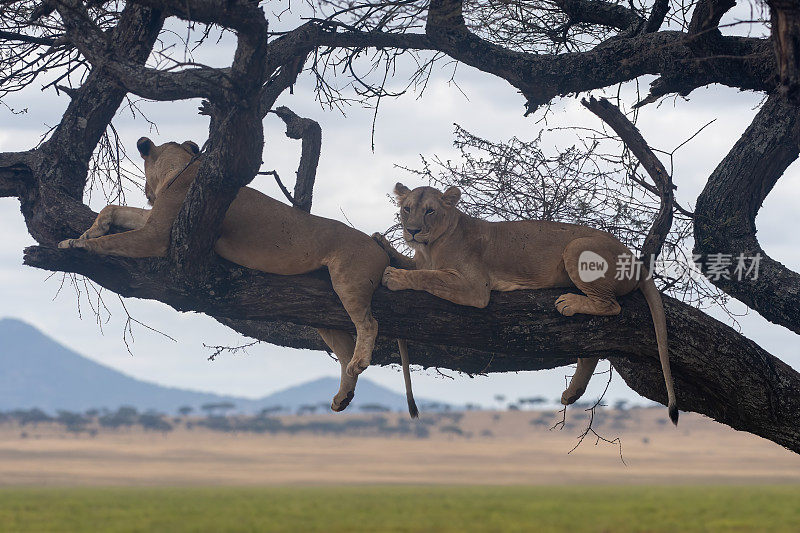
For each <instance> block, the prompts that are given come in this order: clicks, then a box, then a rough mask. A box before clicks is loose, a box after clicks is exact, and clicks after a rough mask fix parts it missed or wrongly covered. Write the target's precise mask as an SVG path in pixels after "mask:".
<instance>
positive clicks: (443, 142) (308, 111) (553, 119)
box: [0, 43, 800, 406]
mask: <svg viewBox="0 0 800 533" xmlns="http://www.w3.org/2000/svg"><path fill="white" fill-rule="evenodd" d="M229 53H230V47H229V46H227V45H225V43H223V45H222V46H219V47H217V48H216V49H214V50H213V51H210V52H209V56H211V55H213V56H214V58H215V59H217V60H219V61H220V62H224V61H226V59H225V58H226V57H229V56H228V54H229ZM215 62H216V61H215ZM451 71H452V67H449V68H448V69H446V70H442V71H438V72H435V73H434V76H433V79H432V80H431V83H430V84H429V86H428V88H427V90H426V91H425V93H424V95H423V96H422V97H418V95H415V94H408V95H405V96H403V97H401V98H399V99H396V100H388V99H387V100H384V101H383V102H382V103H381V109H380V113H379V114H378V120H377V125H376V132H375V151H374V152H373V151H371V150H370V129H371V124H372V110H371V109H364V108H360V107H351V108H350V109H348V110H347V114H346V116H342V114H341V113H340V112H338V111H330V110H326V109H323V108H321V107H320V105H319V104H318V103H316V102H314V99H313V95H312V88H313V87H312V83H313V82H312V80H311V79H310V77H309V76H304V77H302V78H301V80H300V82H299V83H298V86H297V87H296V88H295V92H294V95H291V94H288V93H286V94H284V95H283V96H282V97H281V99H280V100H279V102H278V103H279V104H281V105H287V106H289V107H290V108H292V109H293V110H294V111H295V112H297V113H298V114H300V115H303V116H308V117H312V118H314V119H315V120H317V121H318V122H319V123H320V124H321V125H322V129H323V145H322V157H321V160H320V165H319V170H318V179H317V186H316V189H315V200H314V208H313V212H314V213H316V214H319V215H323V216H327V217H330V218H335V219H339V220H345V219H346V220H348V221H349V222H351V223H352V224H353V225H354V226H355V227H357V228H358V229H360V230H362V231H365V232H367V233H372V232H373V231H378V230H383V229H385V228H386V227H388V226H389V225H390V224H391V223H392V220H393V215H394V207H393V206H392V204H391V202H390V200H389V198H388V193H389V191H390V190H391V188H392V186H393V184H394V183H395V182H396V181H398V180H402V181H404V182H406V184H407V185H409V186H414V185H420V183H415V182H414V181H413V178H412V177H410V176H409V175H407V174H406V173H404V172H403V171H400V170H398V169H396V168H395V167H394V165H395V164H402V165H410V166H416V165H417V163H418V161H419V155H420V154H423V155H426V156H430V155H432V154H438V155H439V156H442V158H447V157H448V156H450V157H454V156H455V152H454V150H453V148H452V139H453V135H452V134H453V129H454V128H453V124H454V123H458V124H459V125H461V126H462V127H464V128H465V129H467V130H468V131H470V132H472V133H475V134H477V135H479V136H481V137H484V138H488V139H491V140H502V139H508V138H510V137H512V136H516V137H519V138H521V139H533V138H535V137H536V136H537V135H538V133H539V131H540V130H541V129H542V128H543V127H549V128H553V127H557V126H560V125H576V124H582V125H587V126H591V127H595V128H597V127H600V122H599V120H598V119H597V118H596V117H594V115H592V114H591V113H589V112H588V111H586V110H585V109H583V108H582V107H581V106H580V104H579V102H578V100H577V99H574V98H565V99H561V100H558V101H557V103H556V105H555V108H554V110H553V112H552V114H551V116H550V117H549V120H548V123H547V125H544V124H543V123H540V124H537V123H535V120H534V119H531V118H524V117H523V116H522V113H523V99H522V97H521V96H520V95H519V94H517V93H516V91H515V90H514V89H513V88H512V87H510V86H509V85H508V84H507V83H505V82H503V81H502V80H499V79H497V78H494V77H492V76H488V75H485V74H483V73H480V72H478V71H475V70H472V69H470V68H468V67H464V66H460V67H459V70H458V75H457V78H456V79H457V81H458V83H459V86H460V89H461V90H459V89H458V88H456V87H455V86H453V84H451V83H449V79H450V75H451ZM649 81H650V79H643V80H640V87H641V90H642V91H643V92H644V91H645V88H646V85H647V83H649ZM461 91H463V92H464V93H465V94H462V92H461ZM634 91H635V84H629V85H628V86H627V87H626V89H625V91H624V93H623V94H625V95H626V101H627V102H629V103H632V102H633V101H635V98H634ZM593 94H595V95H596V96H599V95H601V94H602V92H601V91H596V92H595V93H593ZM465 95H466V96H465ZM65 99H66V97H65V96H63V95H62V96H60V97H59V96H56V95H55V94H53V93H50V92H45V93H42V92H40V91H39V90H38V87H32V88H30V89H29V90H27V91H26V92H24V93H21V94H18V95H15V96H14V97H13V98H8V99H7V100H6V102H7V103H8V104H9V105H10V106H12V107H14V108H27V109H28V112H27V113H25V114H22V115H12V114H11V113H10V112H9V111H8V110H6V109H4V108H0V151H12V150H21V149H27V148H30V147H31V146H33V145H34V144H35V143H36V141H37V139H38V138H39V136H40V135H41V134H42V133H43V132H44V131H46V130H47V129H48V128H49V127H50V126H51V125H53V124H55V123H57V121H58V120H59V117H60V114H61V112H62V111H63V109H64V107H65V106H66V100H65ZM760 100H761V97H760V96H759V95H755V94H752V93H740V92H737V91H734V90H731V89H726V88H720V87H711V88H706V89H701V90H698V91H696V92H695V93H694V94H693V95H692V96H691V98H690V99H689V100H688V101H684V100H682V99H677V100H675V101H674V102H673V101H672V100H670V101H668V102H664V103H663V104H662V105H661V106H660V107H656V106H653V105H651V106H648V107H645V108H644V109H643V110H642V111H641V113H640V117H639V122H638V125H639V128H640V129H641V130H642V133H643V134H644V136H645V138H646V139H647V140H648V141H649V143H650V144H651V145H652V146H654V147H656V148H660V149H664V150H672V149H673V148H674V147H676V146H677V145H678V144H680V143H681V142H683V141H684V140H685V139H686V138H687V137H688V136H689V135H690V134H691V133H692V132H694V131H695V130H697V129H698V128H700V127H701V126H702V125H703V124H705V123H707V122H708V121H710V120H712V119H716V122H714V123H713V124H712V125H711V126H709V127H708V128H707V129H705V130H704V131H703V133H701V135H700V136H699V137H698V138H696V139H695V141H694V142H692V143H690V144H689V145H687V146H685V147H684V148H682V149H681V150H680V151H679V152H678V154H677V155H676V159H675V172H674V181H675V183H676V184H677V186H678V191H677V196H678V199H679V201H681V203H683V204H684V205H690V206H693V204H694V199H695V198H696V197H697V195H698V194H699V192H700V191H701V190H702V187H703V184H704V182H705V180H706V179H707V176H708V175H709V173H710V172H711V171H712V170H713V168H714V167H715V166H716V164H717V163H718V162H719V161H720V160H721V158H722V157H723V156H724V155H725V153H726V152H727V151H728V150H729V149H730V147H731V146H732V145H733V143H734V142H735V141H736V140H737V139H738V137H739V136H740V135H741V133H742V132H743V131H744V129H745V128H746V127H747V125H748V124H749V122H750V120H751V119H752V117H753V116H754V115H755V112H756V109H757V106H758V104H759V102H760ZM196 108H197V102H196V101H190V102H176V103H145V104H143V109H144V110H145V111H146V112H147V113H148V115H149V116H150V117H151V118H153V119H154V120H155V121H156V123H157V125H158V132H155V131H149V130H148V127H147V124H146V123H144V122H143V121H141V120H133V119H131V117H130V115H129V114H127V113H120V116H119V117H118V118H117V119H116V121H115V124H116V127H117V130H118V131H119V133H120V134H121V136H122V139H123V142H124V143H125V145H126V146H127V147H128V150H129V151H130V152H131V153H134V154H135V141H136V139H137V138H138V137H140V136H141V135H148V136H150V137H151V138H152V139H153V140H154V141H155V142H156V143H162V142H166V141H169V140H178V141H183V140H186V139H192V140H194V141H196V142H198V143H200V144H202V142H203V140H204V136H205V133H206V131H207V123H206V120H205V117H200V116H198V115H197V114H196ZM265 125H266V135H267V145H266V147H265V151H264V161H265V164H264V168H265V169H273V168H275V169H277V170H278V172H279V173H280V175H281V176H282V177H284V178H285V179H288V180H290V179H291V176H293V175H294V171H295V169H296V166H297V158H298V155H299V142H297V141H290V140H287V139H286V138H285V137H284V135H283V131H284V128H283V124H282V123H281V122H280V120H279V119H278V118H277V117H274V116H269V117H268V118H267V119H266V120H265ZM574 135H575V134H574V133H569V134H567V133H562V132H551V133H545V136H544V145H545V146H549V147H550V149H552V150H557V149H559V148H560V147H566V146H569V145H571V144H573V143H574ZM270 179H271V178H270ZM254 186H256V187H258V188H260V189H262V190H264V191H265V192H267V193H268V194H271V195H273V196H275V197H276V198H279V199H280V198H281V195H280V193H279V192H278V191H277V188H276V187H275V186H274V184H273V183H272V182H271V181H270V180H269V179H267V178H264V177H260V178H258V179H257V180H256V182H255V183H254ZM98 199H99V195H96V196H95V198H94V200H93V201H92V205H93V207H95V209H99V208H100V207H102V204H101V203H100V202H99V201H98ZM128 202H129V204H130V205H135V206H143V205H144V203H145V202H144V198H143V197H142V195H139V194H136V193H135V192H134V191H132V192H130V193H129V195H128ZM799 203H800V173H798V171H797V168H796V166H793V167H792V168H790V169H789V172H787V174H786V175H785V176H784V177H783V178H782V179H781V180H780V182H779V183H778V185H777V186H776V188H775V190H774V191H773V192H772V194H771V195H770V197H769V198H768V199H767V201H766V202H765V205H764V207H763V209H762V211H761V215H760V216H759V219H758V227H759V237H760V239H761V241H762V244H763V246H764V248H765V249H766V250H767V252H768V253H770V255H772V256H773V257H775V258H777V259H778V260H780V261H782V262H783V263H784V264H786V265H787V266H789V267H791V268H794V269H800V248H798V241H797V235H796V232H793V231H791V230H790V229H789V228H792V227H793V226H796V225H797V223H798V214H797V210H796V207H795V206H797V205H798V204H799ZM0 225H1V227H2V228H3V229H4V237H5V243H4V245H3V246H2V247H0V317H16V318H20V319H23V320H26V321H28V322H30V323H32V324H34V325H35V326H37V327H38V328H40V329H41V330H43V331H44V332H45V333H47V334H48V335H50V336H52V337H54V338H55V339H56V340H58V341H59V342H61V343H63V344H65V345H67V346H68V347H70V348H72V349H74V350H75V351H77V352H79V353H81V354H84V355H86V356H87V357H90V358H92V359H94V360H96V361H98V362H101V363H103V364H106V365H109V366H112V367H114V368H116V369H119V370H121V371H123V372H125V373H127V374H129V375H132V376H135V377H137V378H141V379H145V380H148V381H154V382H157V383H160V384H164V385H170V386H178V387H185V388H191V389H198V390H206V391H214V392H219V393H226V394H235V395H242V396H250V397H258V396H262V395H265V394H268V393H270V392H273V391H275V390H278V389H281V388H285V387H287V386H290V385H294V384H298V383H302V382H304V381H307V380H309V379H313V378H317V377H320V376H338V364H336V363H334V362H333V361H331V359H330V358H329V357H327V356H326V355H325V354H324V353H315V352H308V351H301V350H292V349H287V348H281V347H276V346H271V345H265V344H262V345H258V346H256V347H253V348H250V349H248V351H247V354H246V355H224V356H221V357H220V358H218V359H217V360H216V361H215V362H209V361H207V360H206V357H207V356H208V354H209V351H208V350H207V349H205V348H204V347H203V343H205V344H211V345H217V344H225V345H235V344H238V343H242V342H246V340H245V339H244V338H242V337H241V336H239V335H236V334H234V333H233V332H231V331H230V330H227V329H226V328H224V327H223V326H221V325H219V324H217V323H216V322H215V321H214V320H212V319H210V318H208V317H205V316H203V315H198V314H193V313H177V312H175V311H173V310H172V309H170V308H168V307H166V306H164V305H162V304H159V303H157V302H149V301H139V300H126V301H125V305H126V306H127V309H128V310H129V311H130V312H131V314H132V315H133V316H134V317H135V318H137V319H139V320H142V321H143V322H145V323H147V324H150V325H153V326H157V327H158V329H160V330H162V331H164V332H166V333H168V334H169V335H170V336H172V337H174V338H175V339H177V341H178V342H172V341H170V340H169V339H166V338H164V337H162V336H160V335H158V334H155V333H152V332H150V331H148V330H146V329H144V328H142V327H137V326H134V327H133V333H134V341H133V342H132V343H131V345H130V346H131V351H132V352H133V355H131V354H129V353H128V352H127V350H126V346H125V343H124V340H123V330H124V324H125V313H124V312H123V310H122V307H121V304H120V303H119V300H118V299H117V297H116V296H115V295H113V294H110V293H108V292H105V293H104V296H105V301H106V304H107V305H108V307H109V308H110V310H111V316H110V317H107V318H106V319H104V320H103V322H102V324H98V323H97V322H96V320H95V319H94V315H93V313H92V312H91V310H90V309H89V304H88V302H87V300H86V298H85V295H84V296H82V297H81V298H80V311H79V310H78V301H79V298H78V297H77V296H76V292H75V290H74V289H73V288H71V287H70V286H69V285H65V286H64V287H63V288H62V289H61V290H60V292H59V288H60V286H61V279H62V276H61V275H60V274H56V275H53V276H50V273H48V272H43V271H39V270H35V269H31V268H27V267H23V266H22V265H21V261H22V249H23V248H24V247H25V246H27V245H30V244H33V240H32V239H31V238H30V237H29V236H28V235H27V232H26V230H25V226H24V223H23V221H22V216H21V215H20V214H19V206H18V202H17V201H16V200H15V199H0ZM81 291H83V287H82V286H81ZM742 310H743V309H742ZM104 316H105V315H104ZM718 316H720V315H718ZM739 323H740V324H741V328H742V332H743V333H744V334H745V335H746V336H748V337H750V338H751V339H753V340H755V341H756V342H758V343H759V344H760V345H761V346H763V347H764V348H766V349H767V350H769V351H771V352H772V353H773V354H775V355H777V356H778V357H780V358H782V359H783V360H785V361H786V362H788V363H789V364H791V365H793V366H794V367H795V368H800V343H798V342H797V336H796V335H794V334H792V333H790V332H788V331H787V330H785V329H784V328H781V327H779V326H775V325H772V324H769V323H767V322H766V321H765V320H763V319H762V318H761V317H759V316H758V315H755V314H754V313H750V314H749V315H747V316H744V317H741V318H740V319H739ZM648 327H649V326H648ZM605 364H606V363H603V365H605ZM445 373H446V374H448V375H451V376H452V378H453V379H448V378H444V377H442V376H440V375H439V374H437V373H436V372H435V371H425V372H416V373H415V374H414V382H415V389H416V393H417V395H418V396H420V397H423V396H424V397H428V398H433V399H439V400H445V401H449V402H455V403H465V402H477V403H482V404H484V405H487V406H488V405H492V404H493V397H494V395H495V394H504V395H506V396H507V397H508V398H509V399H514V398H518V397H527V396H531V395H544V396H545V397H547V398H556V397H558V396H559V395H560V393H561V390H562V388H563V385H564V375H565V374H566V373H570V372H569V369H557V370H553V371H547V372H537V373H531V372H526V373H518V374H503V375H496V374H495V375H490V376H488V377H477V378H474V379H471V378H469V377H467V376H459V375H457V374H455V373H452V372H447V371H446V372H445ZM364 376H365V377H367V378H369V379H372V380H375V381H377V382H379V383H381V384H383V385H386V386H388V387H390V388H392V389H395V390H397V391H401V390H402V379H401V376H400V373H399V369H398V368H379V367H373V368H370V369H369V370H368V371H367V372H366V373H365V374H364ZM603 381H604V378H601V377H598V378H597V379H596V380H595V383H594V388H593V389H590V391H589V393H588V394H587V397H591V396H592V394H597V393H598V392H599V391H598V389H600V390H601V389H602V385H603V383H601V382H603ZM333 392H335V391H331V393H332V394H333ZM609 397H610V398H611V399H612V400H613V399H615V398H626V399H630V400H636V399H637V398H638V396H637V395H636V394H635V393H633V392H632V391H630V390H629V389H628V388H627V387H626V386H625V384H624V383H623V382H622V380H621V379H619V378H615V380H614V383H613V385H612V388H611V391H610V394H609Z"/></svg>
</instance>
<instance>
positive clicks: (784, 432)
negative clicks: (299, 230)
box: [25, 247, 800, 452]
mask: <svg viewBox="0 0 800 533" xmlns="http://www.w3.org/2000/svg"><path fill="white" fill-rule="evenodd" d="M25 263H26V264H28V265H31V266H36V267H39V268H45V269H48V270H59V271H66V272H75V273H78V274H83V275H87V276H89V277H90V278H91V279H93V280H94V281H96V282H97V283H99V284H101V285H102V286H104V287H106V288H108V289H110V290H112V291H114V292H116V293H118V294H121V295H123V296H128V297H139V298H148V299H156V300H159V301H161V302H164V303H166V304H168V305H170V306H172V307H174V308H175V309H177V310H179V311H198V312H202V313H207V314H210V315H212V316H215V317H218V319H219V318H224V319H231V320H236V321H242V320H244V321H255V322H263V321H267V322H270V321H286V322H291V323H294V324H302V325H308V326H314V327H326V328H332V329H341V330H346V331H353V325H352V322H351V321H350V319H349V317H348V316H347V314H346V313H345V312H344V310H343V309H342V306H341V303H340V301H339V299H338V298H337V297H336V294H335V293H334V292H333V289H332V288H331V285H330V280H329V278H328V277H327V275H326V274H325V273H324V272H317V273H313V274H308V275H304V276H278V275H270V274H264V273H260V272H255V271H250V270H247V269H244V268H241V267H238V266H235V265H230V264H226V263H224V262H222V261H221V260H216V261H215V262H214V264H213V265H212V267H211V271H212V275H211V276H210V278H208V281H207V284H206V286H205V287H204V290H196V289H193V288H191V287H189V286H186V285H184V284H182V283H181V282H179V281H178V280H179V279H180V278H179V277H176V276H175V271H174V267H173V266H171V264H170V263H169V262H168V261H166V260H161V259H147V260H133V259H123V258H115V257H109V256H95V255H90V254H87V253H85V252H83V251H79V250H70V251H58V250H53V249H49V248H42V247H33V248H28V249H27V250H26V255H25ZM560 292H561V290H557V289H553V290H540V291H513V292H507V293H493V294H492V299H491V301H490V303H489V306H488V307H487V308H486V309H475V308H469V307H462V306H458V305H455V304H452V303H450V302H447V301H445V300H442V299H439V298H435V297H433V296H431V295H429V294H425V293H419V292H412V291H401V292H397V293H392V292H390V291H388V290H386V289H384V288H379V289H378V290H377V291H376V293H375V296H374V299H373V313H374V315H375V318H376V319H377V321H378V324H379V332H380V335H381V336H384V337H389V338H410V339H415V341H414V343H413V344H414V345H415V346H416V345H425V346H427V345H433V346H452V347H457V348H459V347H460V348H467V349H472V350H477V351H478V352H480V354H481V355H479V356H466V357H462V356H460V355H459V352H458V351H456V352H455V353H453V354H448V353H444V352H439V353H436V357H435V358H433V357H431V358H429V359H425V357H426V356H425V355H423V354H426V353H428V352H422V351H419V350H415V351H412V361H413V362H415V363H420V364H424V365H434V366H438V367H443V368H452V369H454V370H463V371H467V372H471V373H475V372H507V371H518V370H529V369H532V368H542V366H543V360H544V361H550V362H551V363H552V365H553V366H555V365H557V364H562V363H563V362H565V361H570V360H573V359H574V358H575V357H576V356H580V357H592V356H597V357H614V358H619V359H615V364H617V365H618V366H619V367H620V368H624V369H628V370H627V371H626V372H624V375H626V377H627V378H628V379H629V380H630V383H631V386H632V387H633V388H634V389H635V390H637V391H639V392H641V393H642V394H644V395H645V396H647V397H649V398H653V399H656V400H657V401H661V402H663V401H665V399H666V393H665V391H664V386H663V379H662V378H661V375H660V367H658V355H657V350H656V342H655V338H654V334H653V329H652V327H650V326H648V324H650V323H651V319H650V314H649V310H648V307H647V304H646V302H645V301H644V299H643V298H642V297H641V295H639V294H638V293H636V294H634V295H632V296H629V297H625V298H624V299H623V300H622V306H623V312H622V314H621V315H620V316H618V317H588V316H581V317H577V316H576V317H570V318H565V317H562V316H560V315H559V314H558V313H557V312H556V311H555V308H554V307H553V302H554V301H555V299H556V297H557V296H558V295H559V293H560ZM665 309H666V313H667V321H668V323H669V325H670V336H671V343H670V347H671V350H670V360H671V364H672V369H673V373H674V375H675V380H676V389H677V394H678V404H679V407H680V408H681V409H684V410H691V411H697V412H700V413H703V414H706V415H709V416H711V417H713V418H715V419H717V420H719V421H721V422H723V423H726V424H728V425H731V426H733V427H735V428H738V429H745V430H747V431H750V432H753V433H756V434H758V435H761V436H763V437H765V438H768V439H771V440H773V441H775V442H777V443H779V444H781V445H783V446H786V447H788V448H790V449H792V450H794V451H798V452H800V396H798V395H797V390H798V388H800V374H798V373H797V372H796V371H794V370H793V369H791V368H790V367H789V366H788V365H786V364H785V363H783V362H781V361H780V360H778V359H776V358H775V357H773V356H772V355H770V354H768V353H767V352H765V351H764V350H763V349H761V348H760V347H758V346H757V345H756V344H755V343H753V342H751V341H749V340H747V339H746V338H744V337H742V336H741V335H739V334H738V333H736V332H735V331H733V330H732V329H731V328H729V327H727V326H725V325H724V324H722V323H720V322H718V321H716V320H714V319H712V318H710V317H709V316H707V315H705V314H704V313H702V312H700V311H698V310H696V309H694V308H692V307H690V306H688V305H685V304H683V303H680V302H678V301H677V300H674V299H672V298H665ZM237 324H240V325H241V324H242V323H241V322H237ZM248 334H252V335H255V336H259V335H260V334H259V333H258V332H257V331H255V332H253V331H251V332H250V333H248ZM272 335H273V336H272V337H270V339H269V340H270V342H279V343H280V344H289V345H295V346H297V345H298V344H294V342H293V341H292V339H293V338H294V337H293V334H292V331H291V330H284V331H283V332H282V333H279V334H275V333H273V334H272ZM301 335H302V337H306V335H305V334H302V333H301ZM305 342H307V341H305V340H303V339H300V345H301V346H305V347H307V346H308V345H307V344H304V343H305ZM431 353H433V352H431ZM488 353H492V354H494V355H493V356H489V357H486V355H485V354H488ZM380 357H383V355H381V356H380ZM395 361H396V360H394V359H392V360H386V359H382V358H377V359H376V362H377V363H379V364H385V363H388V362H395ZM626 361H630V363H627V362H626ZM721 361H724V364H720V362H721ZM544 366H546V365H544ZM632 367H633V368H634V370H635V372H636V373H637V374H636V378H635V379H632V378H631V373H632V372H634V370H631V368H632ZM656 380H660V381H659V383H660V385H656V384H655V383H656ZM640 382H641V385H640V384H639V383H640Z"/></svg>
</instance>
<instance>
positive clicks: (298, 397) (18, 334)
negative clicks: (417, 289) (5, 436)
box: [0, 318, 406, 413]
mask: <svg viewBox="0 0 800 533" xmlns="http://www.w3.org/2000/svg"><path fill="white" fill-rule="evenodd" d="M0 368H2V371H0V411H9V410H12V409H31V408H34V407H38V408H40V409H43V410H45V411H49V412H54V411H56V410H58V409H63V410H68V411H84V410H86V409H90V408H104V407H105V408H108V409H116V408H117V407H119V406H121V405H131V406H133V407H136V408H137V409H139V410H147V409H155V410H157V411H162V412H169V413H173V412H176V411H177V409H178V408H180V407H182V406H191V407H193V408H195V409H198V408H199V407H200V406H202V405H204V404H209V403H225V402H230V403H233V404H235V406H236V409H237V410H239V411H242V412H256V411H259V410H261V409H263V408H267V407H276V406H281V407H283V408H284V409H285V410H287V411H296V410H297V409H298V408H300V407H301V406H304V405H306V406H307V405H316V406H317V407H318V408H321V407H323V406H327V405H329V403H330V400H331V397H332V396H333V394H334V393H335V392H336V391H337V390H338V387H339V381H338V379H336V378H328V377H326V378H320V379H317V380H314V381H310V382H308V383H304V384H301V385H297V386H294V387H289V388H287V389H285V390H281V391H278V392H275V393H274V394H271V395H269V396H266V397H264V398H260V399H257V400H253V399H249V398H240V397H235V396H223V395H218V394H212V393H206V392H198V391H192V390H187V389H179V388H173V387H164V386H161V385H157V384H154V383H148V382H146V381H142V380H139V379H136V378H133V377H130V376H128V375H125V374H123V373H122V372H119V371H117V370H114V369H113V368H110V367H108V366H105V365H102V364H99V363H96V362H94V361H92V360H90V359H87V358H86V357H84V356H82V355H80V354H78V353H75V352H73V351H72V350H70V349H68V348H66V347H64V346H62V345H60V344H58V343H57V342H56V341H54V340H53V339H51V338H49V337H47V336H46V335H45V334H43V333H42V332H41V331H39V330H37V329H36V328H34V327H33V326H31V325H30V324H27V323H25V322H22V321H20V320H16V319H10V318H6V319H2V320H0ZM367 404H381V405H384V406H386V407H389V408H390V409H392V410H398V411H400V410H405V409H406V400H405V396H404V395H402V394H398V393H395V392H393V391H391V390H389V389H386V388H384V387H382V386H380V385H377V384H376V383H373V382H370V381H369V380H367V379H364V378H361V379H360V380H359V382H358V389H357V390H356V398H355V400H354V401H353V405H352V406H351V407H350V409H352V410H354V411H356V410H358V409H359V405H367Z"/></svg>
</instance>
